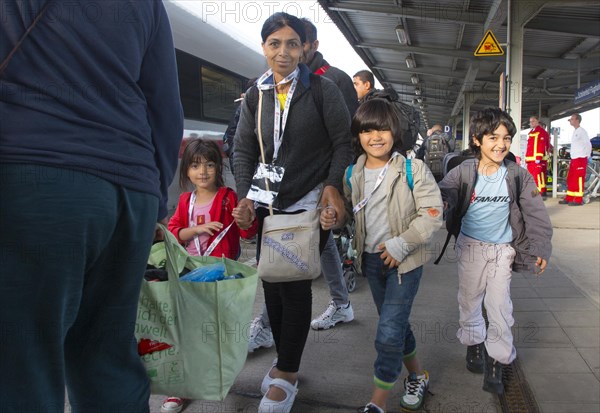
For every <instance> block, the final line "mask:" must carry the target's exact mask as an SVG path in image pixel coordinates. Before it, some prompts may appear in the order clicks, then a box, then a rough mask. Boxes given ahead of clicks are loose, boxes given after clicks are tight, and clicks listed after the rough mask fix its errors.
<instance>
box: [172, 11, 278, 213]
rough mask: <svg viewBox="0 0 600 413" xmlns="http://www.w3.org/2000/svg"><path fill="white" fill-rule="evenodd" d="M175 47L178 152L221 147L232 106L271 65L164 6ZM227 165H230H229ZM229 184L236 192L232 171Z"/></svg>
mask: <svg viewBox="0 0 600 413" xmlns="http://www.w3.org/2000/svg"><path fill="white" fill-rule="evenodd" d="M164 4H165V8H166V10H167V13H168V15H169V20H170V22H171V28H172V30H173V39H174V42H175V49H176V56H177V67H178V73H179V88H180V93H181V102H182V104H183V111H184V116H185V123H184V128H185V130H184V136H183V141H182V146H181V150H180V157H181V153H182V152H183V149H184V148H185V145H186V144H187V142H189V140H190V139H197V138H202V139H213V140H215V141H216V142H217V143H218V144H219V145H221V144H222V138H223V133H224V132H225V129H226V128H227V124H228V123H229V121H230V120H231V118H232V116H233V113H234V111H235V105H236V103H234V101H235V100H236V99H238V98H239V97H240V94H241V93H242V92H243V91H244V88H245V85H246V82H247V81H248V79H250V78H253V77H257V76H260V75H261V74H262V73H263V72H264V71H265V70H266V69H267V65H266V62H265V58H264V56H263V55H262V54H260V53H258V52H257V51H255V50H252V49H250V48H248V47H247V46H245V45H243V44H242V43H240V42H239V41H238V40H236V39H235V38H233V37H231V36H229V35H228V34H226V33H224V32H222V31H221V30H219V29H217V28H216V27H213V26H211V25H210V24H208V23H206V22H205V21H203V20H202V19H201V18H200V17H199V16H196V15H195V14H193V13H192V12H190V11H188V10H186V9H185V8H183V7H181V6H179V5H177V4H176V3H173V2H169V1H165V2H164ZM224 164H225V165H226V166H228V165H229V162H228V161H227V160H225V162H224ZM225 182H226V184H227V185H228V186H231V187H233V188H235V184H234V181H233V176H232V175H231V172H230V171H229V168H228V167H226V168H225ZM180 192H181V189H180V188H179V168H178V170H177V173H176V176H175V178H174V179H173V183H172V184H171V186H170V188H169V203H168V208H169V211H170V213H173V212H174V211H175V208H176V207H177V202H178V200H179V193H180Z"/></svg>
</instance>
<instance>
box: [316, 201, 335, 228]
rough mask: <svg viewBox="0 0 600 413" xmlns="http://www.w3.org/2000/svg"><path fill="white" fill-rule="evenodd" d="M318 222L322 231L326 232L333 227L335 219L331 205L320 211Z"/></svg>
mask: <svg viewBox="0 0 600 413" xmlns="http://www.w3.org/2000/svg"><path fill="white" fill-rule="evenodd" d="M320 222H321V228H323V231H327V230H330V229H331V228H333V227H335V225H336V223H337V218H336V213H335V209H334V208H333V207H332V206H331V205H329V206H327V207H326V208H323V209H322V210H321V216H320Z"/></svg>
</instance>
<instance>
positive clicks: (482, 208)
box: [439, 108, 552, 394]
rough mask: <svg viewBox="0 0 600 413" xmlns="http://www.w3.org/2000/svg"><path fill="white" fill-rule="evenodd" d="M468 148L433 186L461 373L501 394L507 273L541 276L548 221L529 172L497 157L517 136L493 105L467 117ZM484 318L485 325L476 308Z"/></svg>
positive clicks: (507, 348) (508, 345)
mask: <svg viewBox="0 0 600 413" xmlns="http://www.w3.org/2000/svg"><path fill="white" fill-rule="evenodd" d="M470 130H471V132H472V136H471V140H470V142H469V146H470V148H471V150H472V151H473V153H474V155H475V156H476V159H470V160H467V161H465V162H463V163H462V164H460V165H459V166H458V167H457V168H454V169H452V170H451V171H450V172H449V173H448V175H446V177H445V178H444V179H443V180H442V182H440V184H439V185H440V189H441V190H442V197H443V199H444V203H445V204H446V205H447V206H448V209H449V211H450V212H449V216H448V219H449V220H453V221H454V222H455V223H456V224H455V226H454V228H450V229H449V231H450V232H451V233H454V235H455V236H457V239H456V250H457V256H458V278H459V287H458V303H459V310H460V320H459V325H460V328H459V330H458V332H457V337H458V339H459V340H460V342H461V343H462V344H465V345H467V346H468V348H467V369H468V370H470V371H472V372H474V373H484V372H485V376H484V381H483V390H485V391H488V392H491V393H498V394H500V393H502V392H503V391H504V387H503V384H502V366H503V365H504V364H510V363H511V362H512V361H513V360H514V359H515V357H516V350H515V347H514V345H513V336H512V333H511V327H512V325H513V324H514V319H513V317H512V311H513V308H512V301H511V299H510V280H511V276H512V271H522V270H531V271H534V272H536V273H537V274H538V275H539V274H541V273H542V272H544V270H545V268H546V265H547V263H548V260H549V258H550V255H551V252H552V245H551V242H550V240H551V238H552V224H551V223H550V218H549V216H548V213H547V212H546V208H545V207H544V203H543V202H542V198H541V196H540V194H539V192H538V191H537V188H536V185H535V182H534V181H533V178H532V176H531V174H529V173H528V171H527V170H526V169H524V168H521V167H520V166H519V165H517V164H515V163H514V162H510V161H507V160H505V159H504V158H505V157H506V155H507V154H508V151H509V149H510V145H511V143H512V137H513V135H514V134H515V133H516V132H517V130H516V127H515V124H514V123H513V120H512V119H511V117H510V116H509V115H508V114H507V113H506V112H504V111H503V110H501V109H499V108H488V109H484V110H482V111H481V112H478V113H477V114H476V115H475V116H474V117H473V118H472V119H471V125H470ZM482 302H483V304H484V305H485V309H486V311H487V315H488V319H489V327H488V328H486V325H485V320H484V318H483V315H482V308H481V303H482Z"/></svg>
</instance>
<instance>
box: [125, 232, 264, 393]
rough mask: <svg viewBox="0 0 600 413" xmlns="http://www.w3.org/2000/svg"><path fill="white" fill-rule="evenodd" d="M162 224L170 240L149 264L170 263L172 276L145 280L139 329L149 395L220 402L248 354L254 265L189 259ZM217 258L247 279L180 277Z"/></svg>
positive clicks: (155, 251) (154, 251) (156, 247)
mask: <svg viewBox="0 0 600 413" xmlns="http://www.w3.org/2000/svg"><path fill="white" fill-rule="evenodd" d="M160 228H161V229H162V230H163V231H164V232H165V242H164V243H158V244H155V245H154V246H153V248H152V251H151V253H150V257H149V263H150V264H152V265H156V264H160V263H161V262H165V263H166V270H167V272H168V275H169V280H168V281H164V282H148V281H145V280H144V282H143V283H142V289H141V293H140V299H139V303H138V314H137V321H136V333H135V334H136V339H137V341H138V351H139V352H140V354H141V358H142V361H143V363H144V365H145V366H146V371H147V372H148V376H149V378H150V381H151V386H152V393H159V394H167V395H173V396H179V397H184V398H190V399H202V400H220V401H221V400H223V399H224V398H225V396H226V395H227V393H228V392H229V389H230V388H231V386H232V385H233V382H234V380H235V379H236V377H237V375H238V374H239V372H240V371H241V369H242V367H243V366H244V362H245V361H246V356H247V354H248V331H249V328H250V320H251V317H252V309H253V305H254V298H255V295H256V284H257V280H258V277H257V273H256V269H255V268H252V267H249V266H247V265H244V264H241V263H239V262H237V261H233V260H229V259H226V258H216V257H192V256H190V255H188V254H187V252H186V251H185V249H184V248H183V247H182V246H181V245H179V243H178V242H177V240H176V239H175V237H174V236H173V235H172V234H171V233H170V232H169V231H167V229H166V228H165V227H163V226H160ZM165 260H166V261H165ZM219 262H223V263H224V264H225V271H226V274H225V275H233V274H237V273H241V274H242V275H243V276H244V278H240V279H231V280H224V281H217V282H185V281H181V282H180V281H179V274H180V273H181V271H182V270H183V269H184V267H185V268H188V269H190V270H191V269H195V268H198V267H201V266H205V265H209V264H215V263H219ZM143 353H145V354H143Z"/></svg>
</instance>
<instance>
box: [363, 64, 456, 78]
mask: <svg viewBox="0 0 600 413" xmlns="http://www.w3.org/2000/svg"><path fill="white" fill-rule="evenodd" d="M373 69H379V70H386V71H392V72H403V73H407V72H408V73H416V74H418V75H430V76H439V77H445V78H449V79H461V80H462V79H464V78H465V75H466V74H467V73H466V72H449V71H448V70H447V69H425V68H421V67H414V68H410V69H409V68H406V69H405V68H403V67H402V66H397V67H392V66H381V65H375V66H373Z"/></svg>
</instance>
